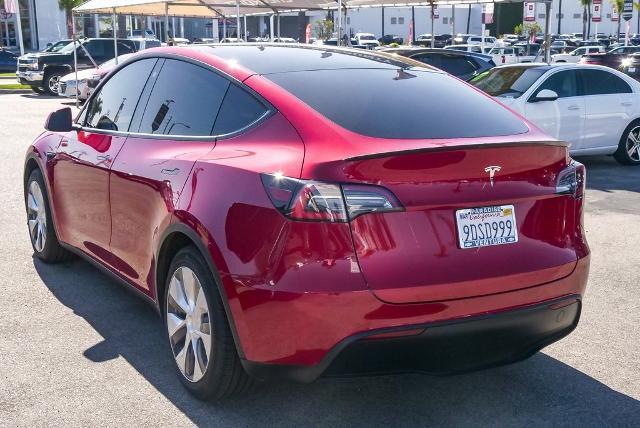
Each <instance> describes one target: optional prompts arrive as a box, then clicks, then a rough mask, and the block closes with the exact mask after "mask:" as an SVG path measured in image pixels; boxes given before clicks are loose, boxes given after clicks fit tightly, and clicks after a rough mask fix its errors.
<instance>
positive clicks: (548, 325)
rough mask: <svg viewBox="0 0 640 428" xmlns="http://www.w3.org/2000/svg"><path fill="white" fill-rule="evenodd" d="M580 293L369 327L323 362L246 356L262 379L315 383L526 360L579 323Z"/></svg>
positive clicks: (437, 372) (247, 366) (252, 372)
mask: <svg viewBox="0 0 640 428" xmlns="http://www.w3.org/2000/svg"><path fill="white" fill-rule="evenodd" d="M580 311H581V301H580V297H579V296H571V297H568V298H563V299H558V300H553V301H550V302H546V303H544V304H540V305H534V306H529V307H526V308H522V309H518V310H512V311H505V312H500V313H493V314H487V315H483V316H478V317H473V318H468V319H463V320H453V321H447V322H440V323H434V324H422V325H411V326H403V327H402V328H399V329H385V330H375V331H369V332H366V333H363V334H359V335H356V336H353V337H349V338H347V339H345V340H343V341H342V342H340V343H339V344H338V345H337V346H336V347H335V348H334V349H332V350H331V352H329V353H328V354H327V356H326V357H325V358H324V359H323V360H322V361H321V362H320V363H319V364H317V365H313V366H293V365H279V364H264V363H256V362H251V361H246V360H243V365H244V368H245V370H246V371H247V372H248V373H249V374H250V375H252V376H254V377H256V378H258V379H271V378H285V379H289V380H295V381H298V382H312V381H314V380H315V379H317V378H318V377H320V376H354V375H370V374H386V373H403V372H422V373H428V374H434V375H445V374H453V373H460V372H465V371H472V370H478V369H482V368H488V367H494V366H498V365H503V364H509V363H513V362H516V361H520V360H523V359H525V358H528V357H530V356H531V355H533V354H535V353H536V352H538V351H539V350H540V349H542V348H544V347H545V346H547V345H550V344H551V343H553V342H555V341H557V340H560V339H561V338H563V337H565V336H566V335H568V334H569V333H571V331H573V329H575V327H576V326H577V324H578V320H579V318H580ZM416 329H424V332H423V333H421V334H417V335H412V336H404V337H395V338H380V339H376V338H374V337H375V336H376V335H378V334H380V333H388V332H401V331H403V330H412V331H414V330H416Z"/></svg>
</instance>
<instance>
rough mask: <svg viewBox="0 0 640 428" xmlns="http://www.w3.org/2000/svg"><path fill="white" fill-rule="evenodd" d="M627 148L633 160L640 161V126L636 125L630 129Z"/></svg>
mask: <svg viewBox="0 0 640 428" xmlns="http://www.w3.org/2000/svg"><path fill="white" fill-rule="evenodd" d="M625 149H626V150H627V155H628V156H629V158H630V159H631V160H632V161H634V162H640V126H636V127H635V128H633V129H632V130H631V131H629V134H628V135H627V142H626V145H625Z"/></svg>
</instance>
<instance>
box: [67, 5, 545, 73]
mask: <svg viewBox="0 0 640 428" xmlns="http://www.w3.org/2000/svg"><path fill="white" fill-rule="evenodd" d="M522 1H523V0H428V1H424V0H88V1H86V2H85V3H83V4H81V5H80V6H77V7H75V8H74V9H73V17H74V19H75V16H76V15H81V14H93V13H96V14H112V15H113V19H112V26H113V39H114V40H113V41H114V46H115V55H116V58H117V56H118V47H117V42H116V27H115V26H116V15H144V16H164V18H165V31H166V32H167V39H168V28H169V24H168V23H169V17H170V16H171V17H183V18H187V17H188V18H211V19H217V18H223V19H225V20H224V21H223V22H226V18H231V17H233V18H236V20H237V34H238V37H240V34H242V32H241V22H240V17H241V16H242V15H245V16H246V15H271V16H272V19H273V15H274V14H275V15H278V16H279V14H280V13H285V12H294V11H304V10H330V9H338V10H341V11H342V12H345V11H346V9H349V8H364V7H411V6H433V5H463V4H483V3H520V2H522ZM530 1H534V2H540V3H545V5H546V14H545V15H546V19H545V40H546V41H547V43H546V44H545V59H546V60H547V61H549V44H550V43H549V15H550V12H551V0H530ZM432 21H433V15H432ZM273 27H274V26H273V21H272V25H271V37H272V38H273V36H274V34H273ZM279 27H280V26H279V25H278V28H279ZM73 29H74V40H75V22H74V25H73ZM337 33H338V40H340V39H341V35H342V13H339V14H338V22H337ZM432 37H433V35H432ZM432 44H433V39H432ZM116 62H117V59H116ZM76 68H77V67H76Z"/></svg>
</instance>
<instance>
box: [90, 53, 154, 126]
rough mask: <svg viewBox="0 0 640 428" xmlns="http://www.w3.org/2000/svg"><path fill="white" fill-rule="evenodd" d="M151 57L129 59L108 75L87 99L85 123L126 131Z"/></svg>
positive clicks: (150, 62) (151, 62)
mask: <svg viewBox="0 0 640 428" xmlns="http://www.w3.org/2000/svg"><path fill="white" fill-rule="evenodd" d="M155 63H156V59H155V58H149V59H143V60H140V61H136V62H133V63H131V64H129V65H127V66H126V67H124V68H123V69H122V70H120V71H118V72H117V73H116V74H115V75H114V76H113V77H111V78H110V79H109V80H108V81H107V82H106V83H105V84H104V86H103V87H102V88H101V89H100V92H99V93H97V94H96V95H95V96H94V97H93V98H92V100H91V104H90V105H89V107H88V108H87V116H86V122H85V124H86V126H88V127H90V128H96V129H104V130H108V131H121V132H126V131H128V130H129V124H130V123H131V118H132V116H133V112H134V110H135V108H136V104H137V103H138V99H139V98H140V94H141V93H142V89H143V88H144V85H145V84H146V83H147V78H148V77H149V75H150V74H151V70H153V66H154V65H155Z"/></svg>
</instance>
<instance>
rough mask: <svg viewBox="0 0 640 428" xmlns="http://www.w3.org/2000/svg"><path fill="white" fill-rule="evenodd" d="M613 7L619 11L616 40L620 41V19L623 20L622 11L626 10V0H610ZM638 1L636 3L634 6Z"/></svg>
mask: <svg viewBox="0 0 640 428" xmlns="http://www.w3.org/2000/svg"><path fill="white" fill-rule="evenodd" d="M609 2H610V3H611V4H612V5H613V8H614V9H615V10H616V12H618V29H617V30H616V41H618V42H619V41H620V21H622V11H623V10H624V0H609ZM636 5H638V3H634V6H636Z"/></svg>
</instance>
